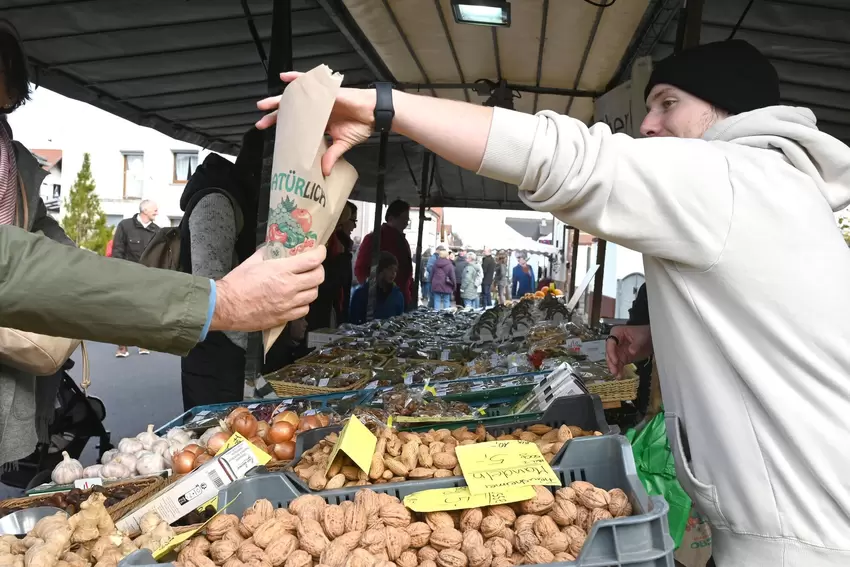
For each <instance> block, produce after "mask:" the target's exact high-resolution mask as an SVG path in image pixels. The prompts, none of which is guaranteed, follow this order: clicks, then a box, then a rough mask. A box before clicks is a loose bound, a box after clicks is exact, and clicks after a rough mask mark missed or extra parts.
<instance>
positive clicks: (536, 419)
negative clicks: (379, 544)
mask: <svg viewBox="0 0 850 567" xmlns="http://www.w3.org/2000/svg"><path fill="white" fill-rule="evenodd" d="M518 418H520V419H518ZM493 421H502V422H503V423H493ZM478 423H484V424H485V428H486V429H487V432H488V433H490V434H491V435H492V436H493V437H498V436H499V435H504V434H508V433H510V432H511V431H513V430H514V429H517V428H526V427H528V426H530V425H535V424H539V423H542V424H545V425H549V426H551V427H553V428H558V427H561V426H562V425H575V426H578V427H581V428H582V429H585V430H588V431H601V432H602V434H603V435H611V434H615V433H619V429H613V428H611V427H609V425H608V423H607V422H606V421H605V412H604V411H603V409H602V402H601V401H600V400H599V397H598V396H594V395H581V396H570V397H566V398H558V399H557V400H555V401H554V402H552V405H551V406H549V408H548V409H547V410H546V412H545V413H543V414H542V415H539V414H524V415H522V416H510V417H503V418H496V420H492V419H480V420H470V421H463V422H455V423H450V424H436V425H428V426H426V427H420V428H414V429H408V431H416V430H425V431H427V430H428V429H431V428H434V429H439V428H450V429H457V428H459V427H464V426H466V427H469V428H470V429H474V428H475V427H477V425H478ZM341 430H342V426H341V425H335V426H331V427H323V428H320V429H312V430H310V431H305V432H302V433H300V434H299V435H298V437H297V438H296V440H295V457H294V458H293V459H292V461H291V466H293V467H294V466H295V465H297V464H298V461H300V460H301V455H303V454H304V452H305V451H307V450H308V449H310V448H311V447H313V446H315V445H316V444H317V443H318V442H319V441H321V440H322V439H324V438H325V437H326V436H327V435H329V434H330V433H334V432H338V431H341ZM568 445H570V443H565V444H564V446H563V447H562V448H561V450H560V451H559V452H558V453H557V454H556V455H555V457H554V458H553V459H552V465H553V467H554V466H557V465H558V463H560V461H561V459H562V458H563V455H564V454H565V451H566V449H567V446H568ZM284 474H286V475H287V476H288V477H289V479H290V480H291V481H292V483H293V484H294V485H295V486H296V487H297V488H298V489H299V490H301V491H302V492H304V493H313V492H317V493H321V494H322V495H324V494H326V493H328V492H329V491H313V490H310V488H309V487H308V486H307V483H306V482H305V481H304V480H303V479H302V478H301V477H299V476H298V475H297V474H296V473H294V472H287V473H284ZM458 478H460V477H449V479H458ZM447 480H448V479H447ZM410 482H413V483H414V484H416V483H422V482H427V481H422V480H415V481H410ZM391 484H402V483H391ZM417 486H422V485H421V484H417ZM418 490H424V489H422V488H419V489H418Z"/></svg>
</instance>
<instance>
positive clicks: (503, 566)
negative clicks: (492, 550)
mask: <svg viewBox="0 0 850 567" xmlns="http://www.w3.org/2000/svg"><path fill="white" fill-rule="evenodd" d="M490 567H514V562H513V561H511V559H510V557H494V558H493V562H492V563H490Z"/></svg>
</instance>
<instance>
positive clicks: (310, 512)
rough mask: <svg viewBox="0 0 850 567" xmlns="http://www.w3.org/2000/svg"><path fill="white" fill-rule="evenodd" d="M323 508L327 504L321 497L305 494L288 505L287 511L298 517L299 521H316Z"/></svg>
mask: <svg viewBox="0 0 850 567" xmlns="http://www.w3.org/2000/svg"><path fill="white" fill-rule="evenodd" d="M325 506H327V502H325V499H324V498H322V497H321V496H316V495H315V494H305V495H303V496H299V497H298V498H296V499H295V500H293V501H292V502H290V503H289V511H290V512H291V513H292V514H295V515H296V516H298V519H299V520H305V519H308V520H318V519H319V518H320V517H321V516H320V514H321V512H322V508H324V507H325Z"/></svg>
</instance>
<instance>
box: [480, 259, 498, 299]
mask: <svg viewBox="0 0 850 567" xmlns="http://www.w3.org/2000/svg"><path fill="white" fill-rule="evenodd" d="M481 270H482V271H483V273H484V279H482V280H481V297H482V298H483V300H484V305H483V307H492V306H493V293H492V290H493V277H494V276H495V274H496V260H494V259H493V253H492V252H491V251H490V249H489V248H487V247H486V246H485V247H484V256H483V258H482V259H481Z"/></svg>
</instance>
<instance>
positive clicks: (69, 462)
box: [50, 451, 83, 484]
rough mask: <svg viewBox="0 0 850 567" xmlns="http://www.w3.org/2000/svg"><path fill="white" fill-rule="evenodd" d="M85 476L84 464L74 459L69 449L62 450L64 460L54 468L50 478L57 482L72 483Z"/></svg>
mask: <svg viewBox="0 0 850 567" xmlns="http://www.w3.org/2000/svg"><path fill="white" fill-rule="evenodd" d="M81 478H83V465H81V464H80V461H78V460H77V459H72V458H71V455H69V454H68V451H62V461H61V462H60V463H59V464H58V465H56V468H54V469H53V473H52V474H51V475H50V479H51V480H52V481H53V482H55V483H56V484H71V483H72V482H74V481H75V480H79V479H81Z"/></svg>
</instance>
